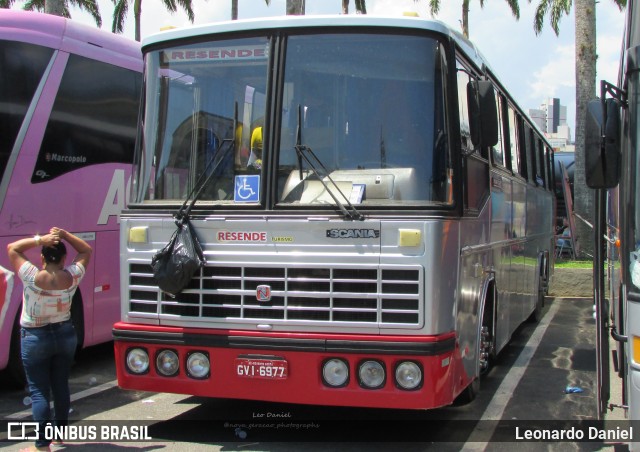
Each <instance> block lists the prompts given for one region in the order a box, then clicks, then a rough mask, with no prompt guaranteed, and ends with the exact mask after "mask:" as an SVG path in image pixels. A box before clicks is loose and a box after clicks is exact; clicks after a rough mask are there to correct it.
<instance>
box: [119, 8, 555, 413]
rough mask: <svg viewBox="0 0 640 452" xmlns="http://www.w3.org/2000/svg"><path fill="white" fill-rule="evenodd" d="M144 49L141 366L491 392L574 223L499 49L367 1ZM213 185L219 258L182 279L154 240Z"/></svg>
mask: <svg viewBox="0 0 640 452" xmlns="http://www.w3.org/2000/svg"><path fill="white" fill-rule="evenodd" d="M142 52H143V58H144V61H145V63H144V65H145V68H144V84H143V94H142V104H143V106H142V107H141V114H140V118H141V119H140V123H139V128H138V130H139V133H140V137H139V139H138V141H137V145H136V154H135V157H134V169H133V175H132V183H131V190H132V191H131V195H130V198H129V204H128V206H127V207H126V208H125V210H123V212H122V215H121V221H120V228H121V235H120V254H121V267H120V271H121V286H120V290H121V298H122V312H121V316H122V320H121V321H120V322H118V323H116V324H115V325H114V349H115V359H116V370H117V378H118V384H119V386H120V387H121V388H125V389H132V390H143V391H153V392H172V393H181V394H192V395H198V396H206V397H224V398H233V399H245V400H262V401H277V402H284V403H299V404H311V405H327V406H353V407H385V408H406V409H426V408H435V407H440V406H445V405H449V404H451V403H453V402H454V401H458V402H459V403H462V402H465V401H470V400H472V399H473V398H474V397H475V396H476V394H477V391H478V389H479V385H480V379H479V377H480V375H481V374H483V373H484V372H486V370H487V369H488V368H489V366H490V364H491V361H492V359H493V358H494V357H495V356H496V355H497V354H498V353H499V352H500V351H501V350H502V349H503V348H504V347H505V345H507V344H508V342H509V340H510V338H511V336H512V334H513V333H514V332H515V330H516V329H517V328H518V326H519V325H520V324H521V323H522V322H524V321H526V320H527V319H531V320H534V321H535V320H536V319H538V318H539V317H540V315H541V313H542V308H543V303H544V295H545V293H546V292H547V287H548V284H549V279H550V277H551V275H552V270H553V250H554V246H555V245H554V221H555V220H554V215H555V211H554V194H553V187H554V184H553V151H552V148H551V146H550V144H549V143H548V142H547V141H546V140H545V138H544V136H543V134H542V133H541V132H540V131H539V130H538V129H537V128H536V127H535V125H534V124H533V122H532V121H531V120H530V118H528V117H527V116H526V115H525V114H524V113H523V111H522V109H521V108H520V107H519V106H518V105H517V103H516V102H515V100H514V99H513V97H512V96H511V95H510V94H509V92H508V91H507V89H506V88H505V87H504V86H503V84H502V83H500V82H499V80H498V78H497V77H496V75H495V74H494V72H493V71H492V70H491V69H490V67H489V66H488V64H487V62H486V61H485V60H484V59H483V58H482V57H481V56H480V53H479V51H478V50H477V49H476V48H475V47H474V46H473V45H472V44H471V43H470V42H469V41H467V40H466V39H464V38H463V37H462V36H461V35H460V34H459V33H457V32H455V31H453V30H451V29H450V28H448V27H447V26H445V25H444V24H442V23H440V22H435V21H428V20H424V19H420V18H415V17H397V18H382V17H374V16H369V15H367V16H347V15H345V16H307V17H304V16H303V17H285V18H269V19H259V20H246V21H233V22H222V23H216V24H208V25H201V26H195V27H193V28H188V29H175V30H171V31H167V32H165V33H162V34H157V35H154V36H150V37H148V38H146V39H145V40H144V42H143V45H142ZM192 193H195V194H194V195H193V196H190V194H192ZM182 205H186V206H187V207H186V208H185V209H184V210H182V209H181V206H182ZM189 209H190V213H189V215H188V221H189V223H190V224H191V225H192V227H193V229H194V231H195V234H196V236H197V238H198V240H199V242H200V244H201V246H202V249H203V252H204V256H205V260H206V263H205V265H203V266H202V267H201V268H200V269H199V270H197V272H196V274H195V275H194V276H193V277H192V278H191V280H190V282H189V283H188V286H187V287H186V288H184V289H183V290H182V291H181V292H179V293H177V294H169V293H165V292H163V291H162V290H160V289H159V287H158V282H157V280H156V279H154V273H153V272H152V267H151V266H150V262H151V260H152V258H153V256H154V254H155V253H156V252H158V250H160V249H162V248H163V247H164V246H165V245H166V244H167V242H168V241H169V239H170V237H171V236H172V234H173V233H174V231H176V221H177V220H180V221H178V223H181V222H182V221H184V220H185V215H183V214H184V213H185V211H186V210H189Z"/></svg>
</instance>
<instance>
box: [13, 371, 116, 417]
mask: <svg viewBox="0 0 640 452" xmlns="http://www.w3.org/2000/svg"><path fill="white" fill-rule="evenodd" d="M117 386H118V380H111V381H108V382H106V383H103V384H101V385H99V386H95V387H93V388H89V389H85V390H84V391H80V392H76V393H75V394H71V401H72V402H75V401H76V400H80V399H84V398H85V397H89V396H92V395H94V394H98V393H99V392H103V391H106V390H107V389H111V388H115V387H117ZM30 416H31V408H28V409H26V410H22V411H18V412H17V413H13V414H10V415H8V416H7V417H6V418H7V419H24V418H26V417H30Z"/></svg>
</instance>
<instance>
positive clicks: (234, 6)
mask: <svg viewBox="0 0 640 452" xmlns="http://www.w3.org/2000/svg"><path fill="white" fill-rule="evenodd" d="M231 20H238V0H231Z"/></svg>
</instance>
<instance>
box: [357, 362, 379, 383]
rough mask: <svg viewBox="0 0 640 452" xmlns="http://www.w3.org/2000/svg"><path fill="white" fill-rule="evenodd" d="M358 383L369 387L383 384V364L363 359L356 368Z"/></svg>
mask: <svg viewBox="0 0 640 452" xmlns="http://www.w3.org/2000/svg"><path fill="white" fill-rule="evenodd" d="M358 376H359V377H360V384H361V385H362V386H364V387H366V388H369V389H377V388H380V387H382V386H383V385H384V381H385V378H386V374H385V371H384V366H383V365H382V364H381V363H380V362H378V361H372V360H370V361H363V362H362V363H360V367H359V368H358Z"/></svg>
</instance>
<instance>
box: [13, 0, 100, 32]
mask: <svg viewBox="0 0 640 452" xmlns="http://www.w3.org/2000/svg"><path fill="white" fill-rule="evenodd" d="M14 3H15V0H0V8H11V6H12V5H13V4H14ZM69 3H71V5H72V6H75V7H76V8H78V9H80V10H86V11H87V12H88V13H89V14H90V15H91V17H93V20H95V22H96V25H97V26H98V27H100V26H102V17H101V16H100V10H99V8H98V3H97V0H47V1H45V0H28V1H27V2H26V3H25V4H24V6H23V9H25V10H27V11H40V12H45V13H47V14H53V15H54V16H62V17H66V18H71V14H70V13H69Z"/></svg>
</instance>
